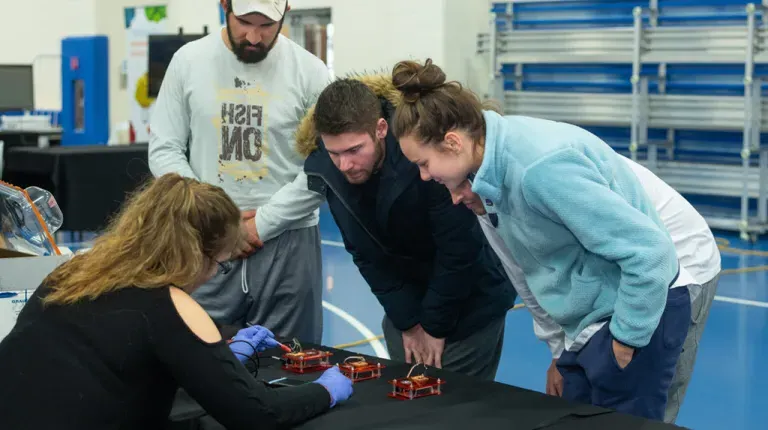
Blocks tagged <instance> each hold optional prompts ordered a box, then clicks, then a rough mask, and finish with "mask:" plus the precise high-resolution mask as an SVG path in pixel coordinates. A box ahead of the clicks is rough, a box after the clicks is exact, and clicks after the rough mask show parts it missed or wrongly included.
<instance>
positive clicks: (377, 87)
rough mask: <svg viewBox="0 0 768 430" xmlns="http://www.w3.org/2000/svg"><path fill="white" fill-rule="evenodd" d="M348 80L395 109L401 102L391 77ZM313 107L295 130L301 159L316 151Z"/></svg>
mask: <svg viewBox="0 0 768 430" xmlns="http://www.w3.org/2000/svg"><path fill="white" fill-rule="evenodd" d="M348 78H349V79H355V80H358V81H360V82H362V83H364V84H365V85H366V86H367V87H368V88H370V89H371V90H373V92H374V94H376V95H377V96H378V97H383V98H385V99H386V100H387V101H388V102H390V103H391V104H392V105H393V106H395V107H397V106H398V105H399V104H400V101H401V100H402V95H401V93H400V91H398V90H397V89H396V88H395V86H394V85H393V84H392V77H391V76H388V75H384V74H370V75H356V76H349V77H348ZM314 113H315V107H314V106H312V107H311V108H310V109H309V110H308V111H307V114H306V115H305V116H304V118H303V119H302V120H301V122H300V123H299V128H298V129H296V151H297V152H298V153H299V154H301V156H302V157H304V158H307V157H308V156H309V154H311V153H312V151H314V150H315V149H317V132H316V131H315V121H314V119H313V116H314Z"/></svg>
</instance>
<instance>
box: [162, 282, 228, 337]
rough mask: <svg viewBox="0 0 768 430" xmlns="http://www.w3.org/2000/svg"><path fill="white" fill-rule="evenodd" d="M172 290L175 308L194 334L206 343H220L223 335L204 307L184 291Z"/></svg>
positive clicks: (173, 288)
mask: <svg viewBox="0 0 768 430" xmlns="http://www.w3.org/2000/svg"><path fill="white" fill-rule="evenodd" d="M170 290H171V301H172V302H173V306H174V307H176V311H177V312H178V313H179V316H181V319H182V320H183V321H184V323H185V324H187V327H189V329H190V330H191V331H192V333H194V334H195V335H196V336H197V337H198V338H200V340H202V341H203V342H206V343H217V342H220V341H221V333H219V329H218V328H217V327H216V324H214V322H213V320H212V319H211V317H210V316H208V314H207V313H206V312H205V310H204V309H203V307H202V306H200V304H198V303H197V302H196V301H195V299H193V298H192V297H190V295H189V294H187V293H185V292H184V291H182V290H180V289H178V288H176V287H171V288H170Z"/></svg>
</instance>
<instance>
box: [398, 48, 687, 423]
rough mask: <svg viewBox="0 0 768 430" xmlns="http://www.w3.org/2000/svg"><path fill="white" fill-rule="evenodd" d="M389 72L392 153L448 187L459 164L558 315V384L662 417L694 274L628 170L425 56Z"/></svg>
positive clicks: (578, 133) (574, 394) (578, 136)
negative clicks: (481, 95) (499, 107)
mask: <svg viewBox="0 0 768 430" xmlns="http://www.w3.org/2000/svg"><path fill="white" fill-rule="evenodd" d="M392 79H393V83H394V84H395V86H396V87H397V88H398V89H399V90H400V91H401V93H402V95H403V103H401V104H400V106H399V107H398V109H397V111H396V112H395V115H394V118H393V121H392V122H393V127H394V130H395V133H396V135H397V137H398V138H399V140H400V146H401V148H402V150H403V153H404V154H405V155H406V157H408V158H409V159H410V160H411V161H412V162H414V163H416V164H417V165H418V166H419V168H420V171H421V176H422V179H424V180H435V181H437V182H440V183H442V184H444V185H445V186H446V187H448V189H449V190H450V189H453V188H455V187H458V186H459V185H460V184H461V183H462V182H464V181H465V180H466V179H467V178H468V177H469V178H470V180H471V181H472V190H473V191H474V192H475V193H477V194H478V195H480V196H481V197H482V198H483V200H484V201H485V206H486V209H487V211H488V212H489V213H495V214H496V215H497V217H498V226H497V228H498V229H499V230H500V233H501V234H500V235H501V237H502V238H503V239H504V242H505V244H506V245H507V247H508V248H509V249H510V251H511V253H512V254H513V256H514V258H515V260H516V261H517V262H518V264H519V265H520V266H521V268H522V269H523V271H524V273H525V277H526V280H527V282H528V284H529V287H530V289H531V291H532V293H533V294H534V296H535V298H536V300H537V301H538V303H539V304H540V305H541V307H542V308H543V309H544V310H545V311H546V312H547V313H548V314H549V315H550V316H551V317H552V318H553V319H554V320H555V321H556V322H557V323H558V324H559V325H560V326H562V327H563V329H564V331H565V333H566V342H565V346H566V351H565V352H564V353H563V354H562V355H561V357H560V359H559V360H558V369H559V370H560V373H562V375H563V378H564V388H563V396H564V397H566V398H568V399H570V400H573V401H579V402H583V403H592V404H595V405H598V406H603V407H608V408H614V409H617V410H619V411H621V412H626V413H630V414H634V415H638V416H643V417H647V418H651V419H657V420H661V419H663V416H664V408H665V405H666V402H667V391H668V388H669V384H670V383H671V381H672V378H673V376H674V371H675V364H676V363H677V359H678V357H679V355H680V353H681V350H682V345H683V341H684V340H685V337H686V333H687V330H688V326H689V324H690V314H691V306H690V293H691V291H692V289H693V288H695V287H694V286H693V284H695V281H694V280H693V278H692V277H691V276H690V275H689V274H688V273H687V272H685V271H684V270H683V271H681V270H680V269H679V264H678V259H677V255H676V251H675V246H674V244H673V242H672V239H671V237H670V236H669V234H668V233H667V231H666V229H665V228H664V226H663V224H662V222H661V220H660V219H659V216H658V214H657V213H656V210H655V209H654V206H653V204H652V202H651V201H650V199H649V198H648V196H647V195H646V194H645V192H644V191H643V188H642V186H641V184H640V183H639V182H638V180H637V178H636V177H635V175H634V174H633V172H632V171H631V170H630V169H628V168H627V166H626V165H625V164H623V162H622V161H621V159H620V158H619V156H618V154H616V153H615V152H614V151H613V150H612V149H611V148H610V147H609V146H608V145H607V144H606V143H605V142H603V141H602V140H600V139H599V138H598V137H596V136H594V135H593V134H591V133H589V132H587V131H586V130H583V129H581V128H578V127H576V126H573V125H569V124H564V123H558V122H553V121H547V120H543V119H536V118H530V117H522V116H501V115H499V114H498V113H496V112H494V111H493V110H485V109H483V106H482V105H481V104H480V102H479V101H478V99H477V97H476V96H475V95H474V94H473V93H472V92H470V91H468V90H466V89H463V88H462V87H461V86H460V85H459V84H457V83H450V82H449V83H446V82H445V74H444V73H443V72H442V70H440V68H439V67H437V66H435V65H434V64H432V63H431V61H427V63H426V64H424V65H421V64H418V63H415V62H411V61H408V62H401V63H398V64H397V65H396V66H395V68H394V70H393V73H392Z"/></svg>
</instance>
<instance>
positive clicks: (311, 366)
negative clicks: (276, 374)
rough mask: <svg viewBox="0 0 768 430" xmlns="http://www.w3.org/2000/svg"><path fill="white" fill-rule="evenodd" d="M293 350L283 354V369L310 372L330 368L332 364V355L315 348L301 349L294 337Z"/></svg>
mask: <svg viewBox="0 0 768 430" xmlns="http://www.w3.org/2000/svg"><path fill="white" fill-rule="evenodd" d="M293 345H294V347H293V350H292V352H288V353H285V354H283V360H285V364H283V370H287V371H288V372H293V373H302V374H303V373H312V372H318V371H321V370H326V369H330V368H331V367H333V365H332V364H331V362H330V357H331V356H332V355H333V354H331V353H330V352H327V351H319V350H317V349H307V350H302V348H301V344H300V343H299V342H298V341H297V340H296V339H294V340H293Z"/></svg>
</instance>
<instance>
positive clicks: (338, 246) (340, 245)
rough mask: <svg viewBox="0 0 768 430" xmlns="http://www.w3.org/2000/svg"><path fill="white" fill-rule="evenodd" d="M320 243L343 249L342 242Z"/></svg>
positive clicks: (328, 241)
mask: <svg viewBox="0 0 768 430" xmlns="http://www.w3.org/2000/svg"><path fill="white" fill-rule="evenodd" d="M320 243H322V244H323V245H328V246H335V247H337V248H344V242H336V241H335V240H321V241H320Z"/></svg>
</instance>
